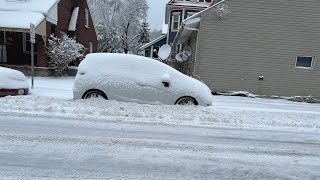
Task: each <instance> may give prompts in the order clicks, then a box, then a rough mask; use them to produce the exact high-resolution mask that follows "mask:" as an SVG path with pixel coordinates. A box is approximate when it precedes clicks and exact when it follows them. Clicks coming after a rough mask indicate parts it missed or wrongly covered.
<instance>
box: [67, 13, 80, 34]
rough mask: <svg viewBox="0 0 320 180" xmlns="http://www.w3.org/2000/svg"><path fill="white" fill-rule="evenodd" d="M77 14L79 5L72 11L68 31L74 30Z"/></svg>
mask: <svg viewBox="0 0 320 180" xmlns="http://www.w3.org/2000/svg"><path fill="white" fill-rule="evenodd" d="M78 14H79V7H76V8H74V9H73V11H72V15H71V18H70V23H69V28H68V31H76V27H77V21H78Z"/></svg>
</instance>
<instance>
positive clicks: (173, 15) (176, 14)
mask: <svg viewBox="0 0 320 180" xmlns="http://www.w3.org/2000/svg"><path fill="white" fill-rule="evenodd" d="M175 16H178V27H177V28H176V29H175V28H174V23H175V22H176V21H174V17H175ZM180 21H181V12H173V13H172V16H171V31H172V32H176V31H178V30H179V27H180Z"/></svg>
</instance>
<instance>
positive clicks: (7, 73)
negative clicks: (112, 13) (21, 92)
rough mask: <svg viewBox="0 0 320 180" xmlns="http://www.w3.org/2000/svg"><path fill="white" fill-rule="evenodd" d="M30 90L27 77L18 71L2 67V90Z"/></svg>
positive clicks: (0, 84) (0, 68)
mask: <svg viewBox="0 0 320 180" xmlns="http://www.w3.org/2000/svg"><path fill="white" fill-rule="evenodd" d="M18 88H25V89H26V88H29V83H28V82H27V79H26V77H25V75H24V74H23V73H22V72H20V71H17V70H13V69H9V68H5V67H0V89H18Z"/></svg>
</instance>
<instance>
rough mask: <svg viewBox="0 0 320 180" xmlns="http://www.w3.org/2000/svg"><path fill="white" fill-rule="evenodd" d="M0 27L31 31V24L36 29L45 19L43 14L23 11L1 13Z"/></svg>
mask: <svg viewBox="0 0 320 180" xmlns="http://www.w3.org/2000/svg"><path fill="white" fill-rule="evenodd" d="M0 17H1V18H0V27H2V28H8V29H9V28H15V29H30V23H33V24H34V25H36V27H37V26H38V25H39V24H40V23H41V22H42V21H43V20H44V19H45V17H44V15H43V14H42V13H38V12H23V11H0Z"/></svg>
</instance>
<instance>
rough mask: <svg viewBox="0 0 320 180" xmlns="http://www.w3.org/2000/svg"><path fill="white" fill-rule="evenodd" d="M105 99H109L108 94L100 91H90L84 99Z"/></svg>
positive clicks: (85, 94)
mask: <svg viewBox="0 0 320 180" xmlns="http://www.w3.org/2000/svg"><path fill="white" fill-rule="evenodd" d="M91 98H104V99H108V98H107V96H106V94H105V93H104V92H102V91H100V90H89V91H87V92H85V93H84V95H83V97H82V99H91Z"/></svg>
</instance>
